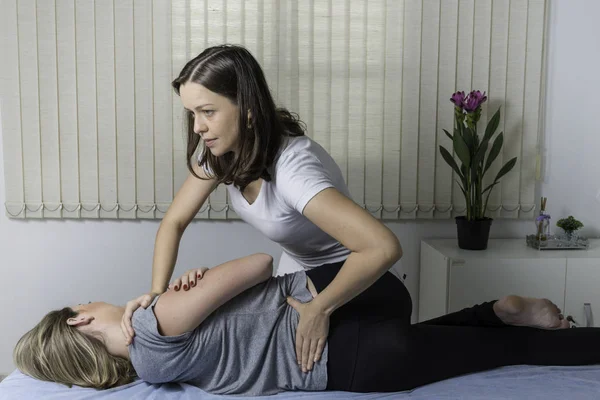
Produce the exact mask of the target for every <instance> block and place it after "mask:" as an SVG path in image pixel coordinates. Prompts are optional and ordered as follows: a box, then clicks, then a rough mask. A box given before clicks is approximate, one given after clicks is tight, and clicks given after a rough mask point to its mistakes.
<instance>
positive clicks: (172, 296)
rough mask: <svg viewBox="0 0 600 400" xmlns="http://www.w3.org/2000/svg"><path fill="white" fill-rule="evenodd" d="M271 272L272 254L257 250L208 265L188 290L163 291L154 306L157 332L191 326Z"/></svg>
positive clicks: (176, 332) (186, 329) (169, 333)
mask: <svg viewBox="0 0 600 400" xmlns="http://www.w3.org/2000/svg"><path fill="white" fill-rule="evenodd" d="M272 273H273V257H271V256H270V255H268V254H264V253H258V254H253V255H250V256H246V257H242V258H238V259H236V260H232V261H228V262H226V263H224V264H221V265H218V266H216V267H214V268H211V269H210V270H208V271H206V272H205V273H204V276H203V278H202V279H200V280H199V281H198V282H197V284H196V286H195V287H193V288H191V289H190V290H188V291H183V290H180V291H173V290H169V291H167V292H166V293H164V294H163V295H162V296H161V297H160V299H159V301H158V302H157V303H156V305H155V306H154V313H155V315H156V319H157V321H158V329H159V332H160V334H161V335H165V336H174V335H179V334H182V333H185V332H189V331H191V330H193V329H195V328H196V327H197V326H198V325H200V324H201V323H202V321H204V320H205V319H206V318H207V317H208V316H209V315H210V314H211V313H213V312H214V311H215V310H216V309H217V308H219V307H220V306H221V305H223V304H225V303H226V302H227V301H229V300H231V299H232V298H233V297H235V296H237V295H238V294H240V293H242V292H243V291H244V290H246V289H248V288H250V287H252V286H254V285H256V284H258V283H260V282H263V281H266V280H267V279H269V277H271V275H272Z"/></svg>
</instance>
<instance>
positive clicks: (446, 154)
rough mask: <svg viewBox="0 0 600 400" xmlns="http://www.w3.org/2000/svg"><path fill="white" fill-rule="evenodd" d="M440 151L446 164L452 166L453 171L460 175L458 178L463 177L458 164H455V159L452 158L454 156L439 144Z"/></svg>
mask: <svg viewBox="0 0 600 400" xmlns="http://www.w3.org/2000/svg"><path fill="white" fill-rule="evenodd" d="M440 153H441V154H442V157H443V158H444V160H445V161H446V162H447V163H448V165H450V167H452V169H453V170H454V172H456V173H457V174H458V176H460V179H464V177H463V174H461V172H460V168H458V164H456V160H454V157H452V154H450V152H449V151H448V150H446V149H445V148H444V147H442V146H440Z"/></svg>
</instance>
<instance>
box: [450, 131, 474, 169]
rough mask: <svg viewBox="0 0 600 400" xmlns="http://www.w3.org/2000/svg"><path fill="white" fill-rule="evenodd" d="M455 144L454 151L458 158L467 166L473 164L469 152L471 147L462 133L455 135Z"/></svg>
mask: <svg viewBox="0 0 600 400" xmlns="http://www.w3.org/2000/svg"><path fill="white" fill-rule="evenodd" d="M452 144H453V146H454V152H455V153H456V155H457V156H458V159H459V160H460V161H461V162H462V163H463V164H464V165H465V166H466V167H467V168H469V167H470V166H471V154H470V153H469V148H468V147H467V144H466V143H465V140H464V139H463V137H462V135H454V140H453V142H452Z"/></svg>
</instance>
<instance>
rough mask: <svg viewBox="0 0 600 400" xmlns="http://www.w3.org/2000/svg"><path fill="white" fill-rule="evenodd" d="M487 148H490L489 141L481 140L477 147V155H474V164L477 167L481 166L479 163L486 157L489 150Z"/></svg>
mask: <svg viewBox="0 0 600 400" xmlns="http://www.w3.org/2000/svg"><path fill="white" fill-rule="evenodd" d="M487 149H488V141H487V140H484V141H483V142H481V145H480V146H479V149H477V153H476V154H475V157H473V165H476V166H477V167H479V164H480V163H481V162H482V161H483V159H484V158H485V153H486V152H487ZM482 176H483V175H482Z"/></svg>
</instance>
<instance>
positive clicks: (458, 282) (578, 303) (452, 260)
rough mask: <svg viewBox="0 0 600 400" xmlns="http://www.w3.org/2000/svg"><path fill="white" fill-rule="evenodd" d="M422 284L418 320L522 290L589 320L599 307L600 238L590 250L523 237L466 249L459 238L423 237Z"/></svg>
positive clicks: (521, 292) (583, 319)
mask: <svg viewBox="0 0 600 400" xmlns="http://www.w3.org/2000/svg"><path fill="white" fill-rule="evenodd" d="M419 286H420V288H419V316H418V320H419V321H425V320H427V319H430V318H435V317H438V316H440V315H444V314H447V313H450V312H454V311H458V310H460V309H462V308H465V307H470V306H472V305H474V304H478V303H482V302H484V301H489V300H493V299H498V298H500V297H502V296H505V295H507V294H517V295H520V296H529V297H545V298H548V299H550V300H551V301H552V302H554V303H555V304H556V305H558V306H559V307H560V308H561V309H562V310H563V313H564V314H565V315H572V316H573V318H574V319H575V321H577V323H579V324H580V325H585V321H586V317H585V315H586V310H587V311H588V314H589V312H590V310H591V311H592V314H593V310H594V309H595V310H600V290H599V288H600V240H592V241H591V245H590V249H588V250H544V251H539V250H535V249H532V248H529V247H527V246H526V244H525V240H524V239H490V241H489V244H488V248H487V250H483V251H470V250H462V249H460V248H459V247H458V244H457V241H456V239H431V240H423V241H422V242H421V273H420V284H419ZM586 303H589V306H585V304H586ZM597 320H598V321H597V324H598V325H599V326H600V311H598V318H597Z"/></svg>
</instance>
